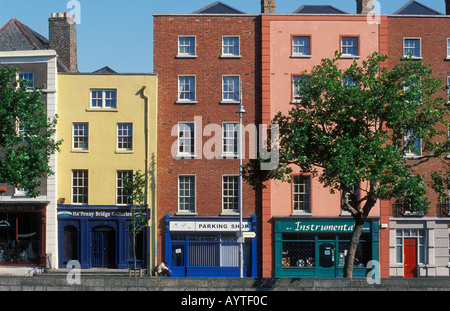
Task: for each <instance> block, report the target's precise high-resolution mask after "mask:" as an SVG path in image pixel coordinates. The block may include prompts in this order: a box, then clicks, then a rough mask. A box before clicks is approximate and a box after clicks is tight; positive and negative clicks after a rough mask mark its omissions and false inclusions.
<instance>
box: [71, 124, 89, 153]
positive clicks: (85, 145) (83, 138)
mask: <svg viewBox="0 0 450 311" xmlns="http://www.w3.org/2000/svg"><path fill="white" fill-rule="evenodd" d="M73 149H74V150H88V149H89V124H88V123H74V124H73Z"/></svg>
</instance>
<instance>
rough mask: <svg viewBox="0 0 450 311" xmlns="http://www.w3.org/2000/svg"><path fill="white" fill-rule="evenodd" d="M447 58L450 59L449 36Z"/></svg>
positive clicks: (448, 39) (449, 39)
mask: <svg viewBox="0 0 450 311" xmlns="http://www.w3.org/2000/svg"><path fill="white" fill-rule="evenodd" d="M446 42H447V58H446V59H447V60H450V38H447V40H446Z"/></svg>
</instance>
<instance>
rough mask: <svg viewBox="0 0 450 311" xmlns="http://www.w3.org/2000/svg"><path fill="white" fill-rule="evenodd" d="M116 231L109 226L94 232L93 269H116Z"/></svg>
mask: <svg viewBox="0 0 450 311" xmlns="http://www.w3.org/2000/svg"><path fill="white" fill-rule="evenodd" d="M115 265H116V231H115V230H114V229H113V228H111V227H109V226H99V227H95V228H94V229H93V230H92V267H97V268H115Z"/></svg>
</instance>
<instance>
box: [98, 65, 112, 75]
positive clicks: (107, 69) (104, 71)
mask: <svg viewBox="0 0 450 311" xmlns="http://www.w3.org/2000/svg"><path fill="white" fill-rule="evenodd" d="M93 73H99V74H108V73H110V74H114V73H117V72H116V71H115V70H112V69H111V68H109V67H108V66H105V67H103V68H100V69H99V70H96V71H94V72H93Z"/></svg>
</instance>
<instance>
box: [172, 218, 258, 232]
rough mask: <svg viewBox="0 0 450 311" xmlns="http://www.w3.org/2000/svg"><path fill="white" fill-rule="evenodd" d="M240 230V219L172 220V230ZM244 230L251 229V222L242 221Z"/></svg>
mask: <svg viewBox="0 0 450 311" xmlns="http://www.w3.org/2000/svg"><path fill="white" fill-rule="evenodd" d="M238 230H239V221H171V222H170V231H189V232H196V231H198V232H201V231H209V232H211V231H214V232H218V231H219V232H236V231H238ZM242 231H250V223H249V222H243V223H242Z"/></svg>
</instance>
